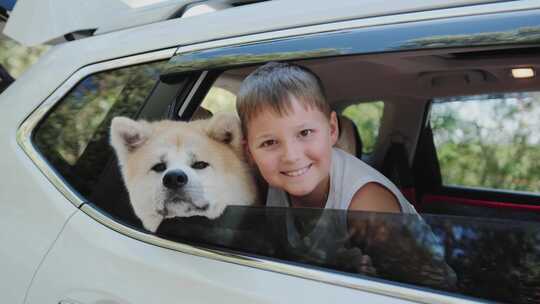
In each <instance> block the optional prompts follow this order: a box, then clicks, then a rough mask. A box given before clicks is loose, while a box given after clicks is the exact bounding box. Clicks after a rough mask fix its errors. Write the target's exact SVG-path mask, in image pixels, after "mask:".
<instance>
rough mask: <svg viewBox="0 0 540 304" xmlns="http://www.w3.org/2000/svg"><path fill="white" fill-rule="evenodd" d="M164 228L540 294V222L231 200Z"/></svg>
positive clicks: (446, 281)
mask: <svg viewBox="0 0 540 304" xmlns="http://www.w3.org/2000/svg"><path fill="white" fill-rule="evenodd" d="M306 227H307V228H306ZM158 234H160V235H161V236H162V237H164V238H167V239H170V240H174V241H180V242H187V243H195V244H201V243H202V244H210V245H212V246H215V245H217V246H220V247H225V248H229V249H230V250H233V251H235V252H242V253H245V254H250V255H255V256H266V257H272V258H275V259H279V260H283V261H289V262H292V263H295V264H297V263H301V264H304V265H310V266H311V267H316V268H320V267H322V268H324V269H330V270H332V271H340V272H342V273H345V274H349V275H353V276H361V277H366V276H367V277H370V278H377V279H382V280H383V282H389V281H394V282H400V283H404V284H408V285H414V286H416V287H418V286H420V287H424V288H428V289H430V290H438V291H444V292H452V293H454V294H456V295H461V296H470V297H476V298H481V299H487V300H492V301H497V302H505V303H506V302H508V303H510V302H511V303H533V302H535V301H537V300H538V299H540V298H539V293H538V292H539V291H540V284H539V283H538V282H540V272H539V271H538V267H537V266H538V265H539V263H540V248H539V247H538V246H537V244H538V242H539V241H540V225H539V224H538V223H532V222H518V221H516V222H514V221H503V220H488V219H486V220H482V221H478V220H477V219H474V218H466V217H456V216H454V217H452V216H440V215H424V216H423V218H420V217H418V216H417V215H405V214H385V213H369V212H347V211H343V210H328V209H305V208H292V209H289V208H279V207H272V208H254V207H251V208H250V207H236V206H231V207H229V208H227V210H226V211H225V213H224V214H223V215H222V216H221V217H220V218H218V219H216V220H207V219H203V218H199V217H193V218H182V219H177V220H176V221H174V222H173V221H171V222H169V223H167V224H165V225H163V226H162V227H161V228H160V230H158ZM503 244H504V245H503ZM368 257H369V258H368ZM494 284H495V285H496V286H497V288H495V289H496V290H494Z"/></svg>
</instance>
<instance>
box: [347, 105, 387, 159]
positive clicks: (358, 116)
mask: <svg viewBox="0 0 540 304" xmlns="http://www.w3.org/2000/svg"><path fill="white" fill-rule="evenodd" d="M383 111H384V102H383V101H371V102H362V103H358V104H353V105H350V106H348V107H346V108H345V109H344V110H343V111H342V112H341V114H342V115H343V116H345V117H347V118H349V119H351V120H352V121H353V122H354V124H355V126H356V129H357V130H358V133H359V135H360V138H361V139H362V153H363V154H370V153H371V152H373V149H374V148H375V144H376V143H377V137H378V135H379V127H380V126H381V119H382V115H383Z"/></svg>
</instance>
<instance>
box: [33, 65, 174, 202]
mask: <svg viewBox="0 0 540 304" xmlns="http://www.w3.org/2000/svg"><path fill="white" fill-rule="evenodd" d="M162 68H163V62H157V63H151V64H144V65H138V66H131V67H126V68H120V69H116V70H111V71H105V72H100V73H97V74H93V75H90V76H88V77H86V78H84V79H83V80H81V81H80V82H79V83H78V84H77V85H76V86H75V87H74V88H73V89H72V90H71V91H70V92H69V93H68V94H67V95H66V96H65V97H64V98H63V99H62V100H61V101H60V102H59V104H58V105H57V106H56V107H55V108H54V110H53V111H52V112H51V113H50V114H49V115H48V116H47V117H46V118H45V119H44V120H43V121H42V122H41V123H40V125H39V126H38V128H37V129H36V131H35V133H34V142H35V144H36V147H37V148H38V149H39V150H40V152H41V153H42V154H43V156H44V157H45V158H46V159H47V160H48V161H49V162H50V163H51V164H52V165H53V166H54V167H55V168H56V169H57V170H58V171H59V172H60V174H62V175H63V176H64V178H66V179H67V180H68V181H69V182H70V183H71V184H72V185H74V186H75V188H76V189H77V190H78V191H79V192H80V193H81V194H83V195H87V194H89V193H90V192H91V189H92V186H93V185H94V184H95V183H97V182H98V178H99V176H100V173H101V171H102V170H103V168H104V167H105V163H106V162H107V161H108V160H109V158H110V157H111V156H112V150H110V148H109V145H108V134H109V126H110V121H111V119H112V118H113V117H115V116H128V117H136V116H137V113H138V111H139V110H140V109H141V107H142V106H143V104H144V102H145V100H146V98H147V97H148V95H149V94H150V92H151V91H152V88H153V87H154V86H155V85H156V83H157V80H158V76H159V72H160V71H161V69H162Z"/></svg>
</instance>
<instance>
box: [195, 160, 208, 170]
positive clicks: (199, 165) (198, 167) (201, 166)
mask: <svg viewBox="0 0 540 304" xmlns="http://www.w3.org/2000/svg"><path fill="white" fill-rule="evenodd" d="M209 165H210V164H209V163H207V162H203V161H198V162H194V163H193V164H192V165H191V168H193V169H196V170H201V169H204V168H206V167H208V166H209Z"/></svg>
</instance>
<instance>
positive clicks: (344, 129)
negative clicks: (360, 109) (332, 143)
mask: <svg viewBox="0 0 540 304" xmlns="http://www.w3.org/2000/svg"><path fill="white" fill-rule="evenodd" d="M337 118H338V128H339V138H338V141H337V143H336V147H338V148H340V149H342V150H344V151H346V152H348V153H350V154H352V155H354V156H357V157H360V156H362V139H361V138H360V134H359V133H358V130H357V129H356V125H355V124H354V122H353V121H352V120H350V119H349V118H347V117H345V116H341V115H338V116H337Z"/></svg>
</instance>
